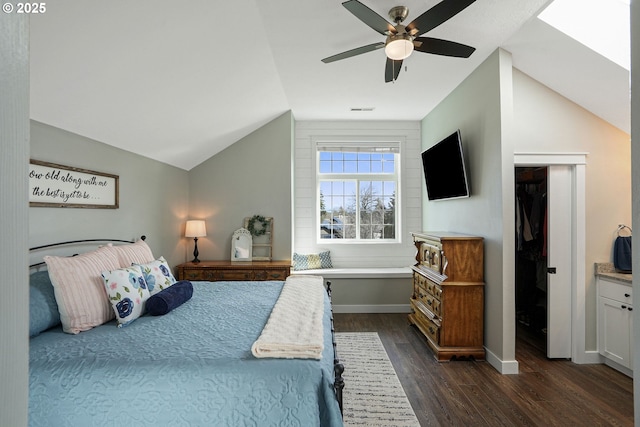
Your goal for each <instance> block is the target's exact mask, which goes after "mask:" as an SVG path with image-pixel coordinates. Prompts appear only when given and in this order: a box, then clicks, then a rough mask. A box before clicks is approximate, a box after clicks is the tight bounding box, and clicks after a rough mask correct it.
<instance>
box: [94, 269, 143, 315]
mask: <svg viewBox="0 0 640 427" xmlns="http://www.w3.org/2000/svg"><path fill="white" fill-rule="evenodd" d="M102 281H103V283H104V287H105V289H106V290H107V296H108V297H109V301H110V302H111V305H112V307H113V311H114V312H115V314H116V319H117V320H118V327H121V326H124V325H127V324H129V323H131V322H133V321H134V320H136V319H137V318H138V317H140V316H142V315H143V314H144V305H145V302H146V301H147V300H148V299H149V297H150V294H149V289H148V286H147V281H146V280H145V279H144V274H143V273H142V270H141V269H140V267H139V266H131V267H127V268H121V269H118V270H111V271H103V272H102Z"/></svg>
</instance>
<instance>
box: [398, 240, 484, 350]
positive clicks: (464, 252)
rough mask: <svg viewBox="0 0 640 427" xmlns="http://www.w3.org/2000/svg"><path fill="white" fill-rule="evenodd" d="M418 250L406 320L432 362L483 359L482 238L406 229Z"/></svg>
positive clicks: (413, 268)
mask: <svg viewBox="0 0 640 427" xmlns="http://www.w3.org/2000/svg"><path fill="white" fill-rule="evenodd" d="M411 235H412V236H413V240H414V243H415V245H416V248H417V250H418V252H417V255H416V261H417V263H416V264H415V265H414V266H413V267H411V268H412V270H413V295H412V296H411V301H410V303H411V311H412V312H411V314H409V322H410V323H411V324H413V325H415V326H416V327H418V329H419V330H420V331H421V332H422V333H423V334H424V335H425V337H426V338H427V342H428V344H429V347H431V349H432V350H433V352H434V353H435V356H436V359H437V360H438V361H448V360H451V359H453V358H473V359H476V360H483V359H484V356H485V353H484V346H483V338H484V326H483V324H484V282H483V281H484V278H483V275H484V273H483V253H484V252H483V239H482V237H475V236H467V235H462V234H455V233H435V232H434V233H429V232H420V233H411Z"/></svg>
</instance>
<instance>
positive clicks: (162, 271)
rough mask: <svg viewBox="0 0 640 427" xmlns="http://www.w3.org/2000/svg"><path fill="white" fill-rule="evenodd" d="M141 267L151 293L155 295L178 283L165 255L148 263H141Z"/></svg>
mask: <svg viewBox="0 0 640 427" xmlns="http://www.w3.org/2000/svg"><path fill="white" fill-rule="evenodd" d="M139 267H140V268H141V269H142V274H143V275H144V280H145V281H146V282H147V287H148V288H149V293H150V294H151V295H155V294H157V293H158V292H160V291H161V290H163V289H166V288H168V287H169V286H171V285H173V284H174V283H176V279H175V277H173V274H172V273H171V269H170V268H169V264H167V261H166V260H165V259H164V258H163V257H160V258H158V259H157V260H155V261H152V262H149V263H146V264H140V265H139Z"/></svg>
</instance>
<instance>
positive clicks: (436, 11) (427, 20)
mask: <svg viewBox="0 0 640 427" xmlns="http://www.w3.org/2000/svg"><path fill="white" fill-rule="evenodd" d="M475 1H476V0H443V1H441V2H440V3H438V4H437V5H435V6H433V7H432V8H431V9H429V10H427V11H426V12H425V13H423V14H422V15H420V16H418V17H417V18H416V19H414V20H413V21H412V22H411V23H410V24H409V25H407V27H406V28H407V32H408V33H410V34H411V35H412V36H414V37H417V36H419V35H420V34H424V33H426V32H427V31H430V30H432V29H434V28H435V27H437V26H438V25H440V24H442V23H443V22H445V21H446V20H448V19H450V18H452V17H454V16H455V15H457V14H458V13H460V12H461V11H462V10H463V9H465V8H466V7H467V6H469V5H470V4H471V3H473V2H475Z"/></svg>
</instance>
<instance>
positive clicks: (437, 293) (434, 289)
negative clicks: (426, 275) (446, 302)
mask: <svg viewBox="0 0 640 427" xmlns="http://www.w3.org/2000/svg"><path fill="white" fill-rule="evenodd" d="M427 292H429V293H430V294H431V295H433V297H434V298H436V299H437V300H440V299H442V288H441V287H440V285H438V284H437V283H436V282H434V281H432V280H429V279H427Z"/></svg>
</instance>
